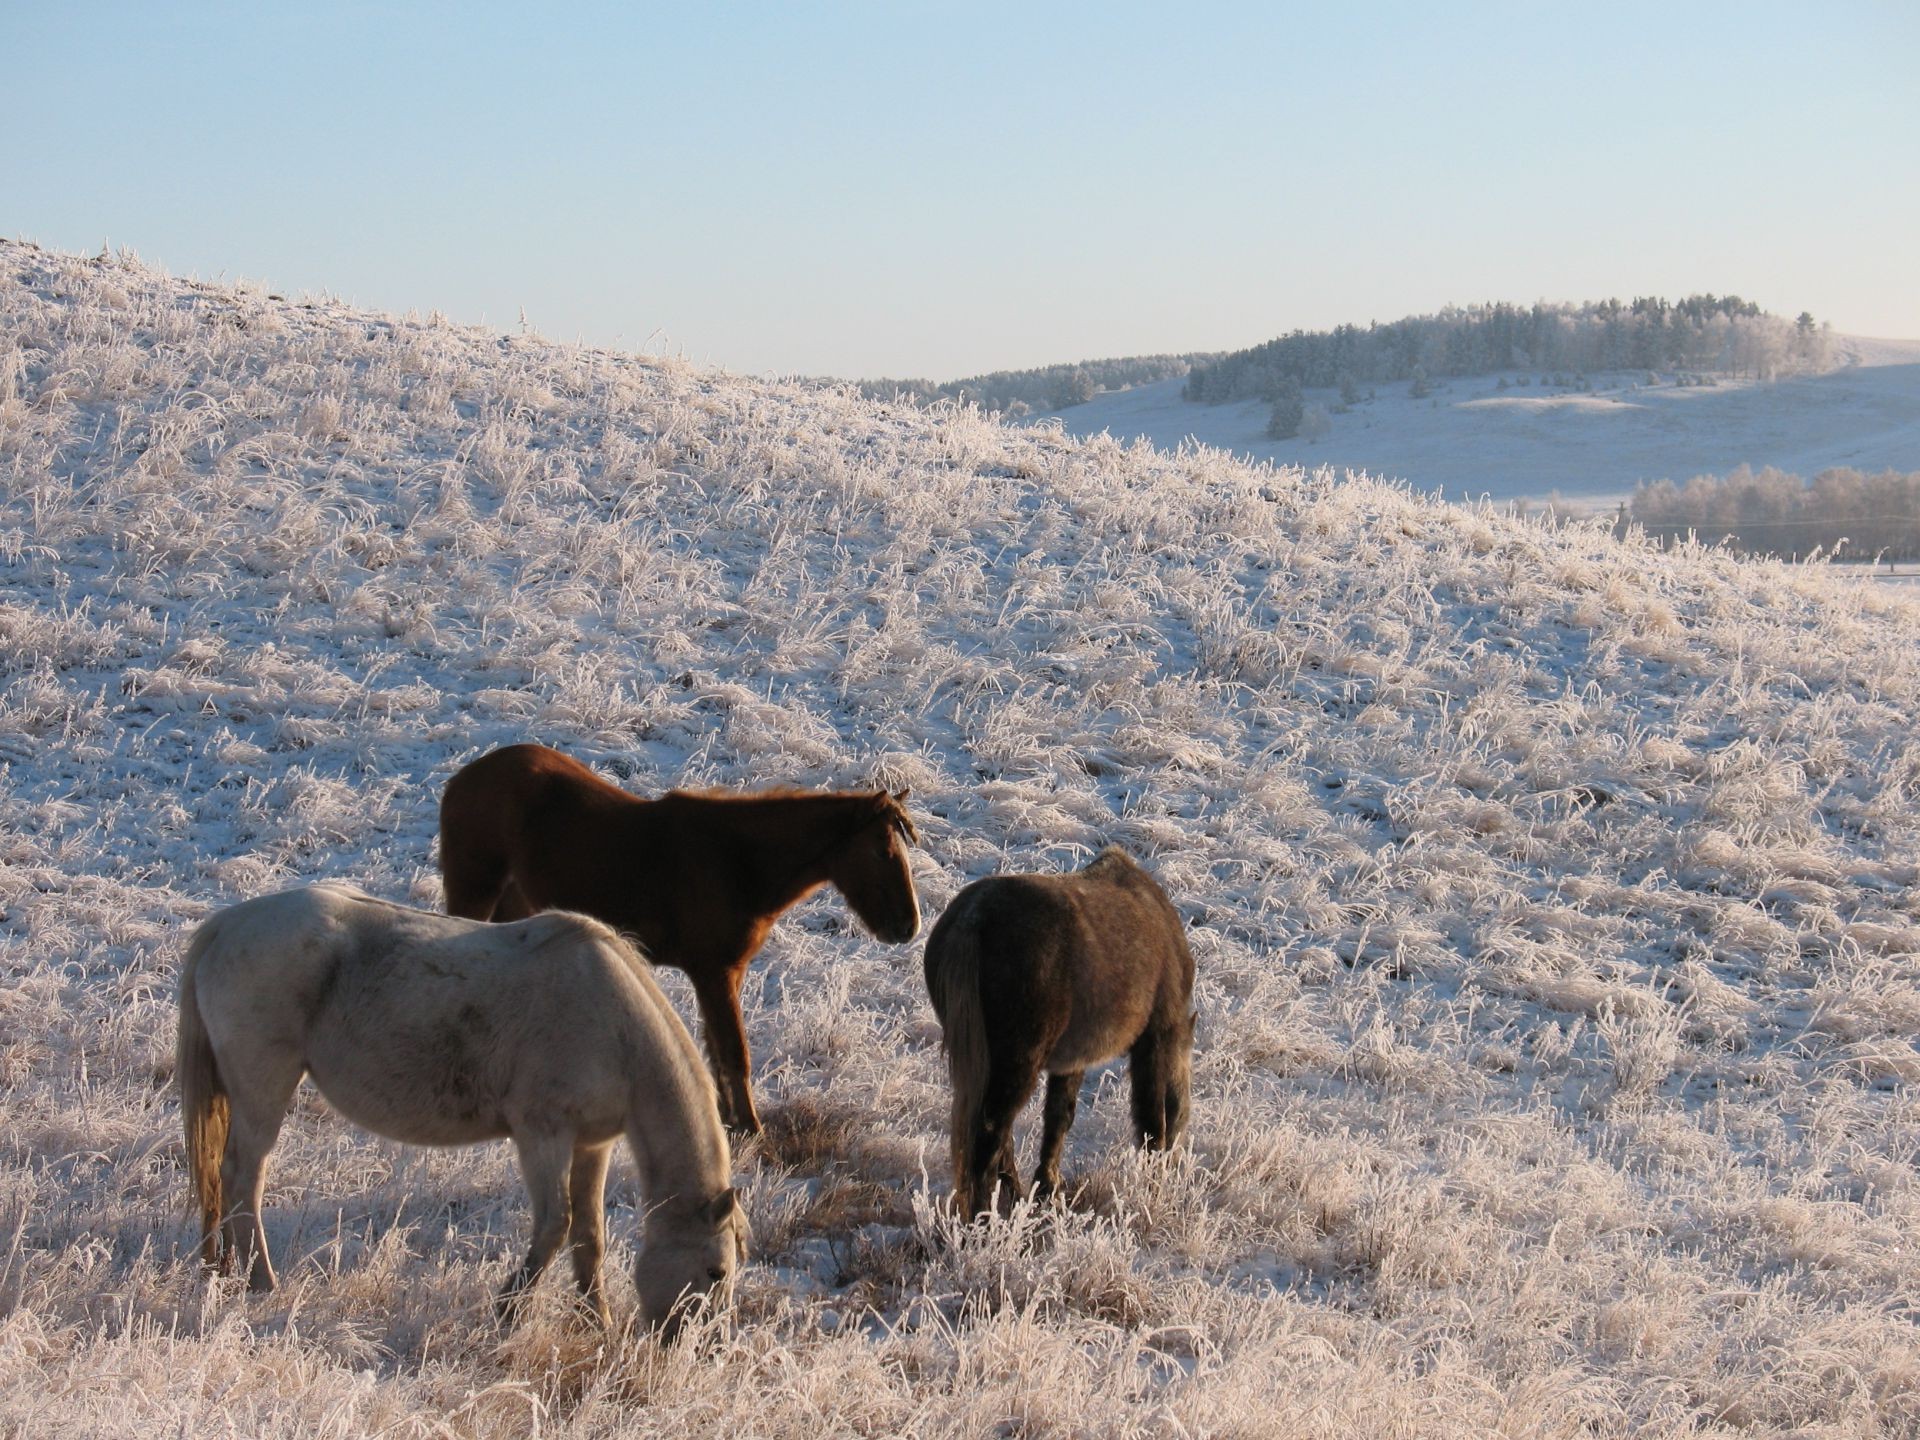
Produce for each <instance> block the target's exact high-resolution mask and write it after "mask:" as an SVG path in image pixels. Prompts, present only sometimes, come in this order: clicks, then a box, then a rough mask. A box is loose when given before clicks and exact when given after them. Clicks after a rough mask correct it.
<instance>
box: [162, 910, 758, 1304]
mask: <svg viewBox="0 0 1920 1440" xmlns="http://www.w3.org/2000/svg"><path fill="white" fill-rule="evenodd" d="M302 1075H310V1076H312V1077H313V1083H314V1085H315V1086H316V1087H317V1088H318V1089H319V1091H320V1093H321V1094H322V1095H324V1096H325V1097H326V1099H327V1101H328V1103H329V1104H331V1105H332V1106H333V1107H334V1109H336V1110H338V1111H339V1112H340V1113H341V1114H342V1115H344V1116H346V1117H347V1118H348V1119H349V1120H351V1121H353V1122H354V1123H355V1124H356V1125H359V1126H362V1127H363V1128H365V1129H368V1130H371V1131H373V1132H374V1133H375V1134H377V1135H385V1136H387V1137H388V1138H389V1139H393V1140H401V1141H404V1142H406V1143H408V1144H411V1145H472V1144H475V1143H477V1142H479V1141H482V1140H494V1139H499V1138H502V1137H507V1138H510V1139H512V1141H513V1145H514V1150H515V1152H516V1153H517V1154H518V1156H519V1159H520V1173H521V1174H522V1175H523V1176H524V1177H525V1179H526V1182H527V1194H528V1196H529V1198H530V1199H531V1201H532V1204H533V1244H532V1246H531V1248H529V1250H528V1251H527V1258H526V1262H525V1263H524V1264H522V1265H521V1266H520V1268H519V1269H518V1270H516V1271H515V1272H514V1274H513V1277H512V1278H511V1279H509V1280H508V1281H507V1284H506V1287H505V1288H504V1289H503V1290H502V1291H501V1292H500V1298H499V1300H498V1302H497V1309H498V1312H499V1314H500V1317H501V1319H502V1320H504V1321H507V1322H508V1323H511V1322H512V1320H513V1319H514V1317H515V1315H516V1313H517V1311H518V1309H519V1305H520V1301H521V1299H522V1297H523V1296H524V1295H525V1293H526V1291H527V1290H528V1288H529V1287H531V1286H532V1285H533V1283H534V1281H535V1280H537V1279H539V1277H540V1272H541V1271H542V1270H543V1269H545V1268H546V1265H547V1262H548V1261H549V1260H551V1259H552V1258H553V1255H554V1252H555V1251H556V1250H558V1249H559V1248H560V1246H561V1244H562V1243H563V1242H568V1241H570V1242H571V1243H572V1246H573V1273H574V1278H575V1280H576V1281H577V1282H578V1283H579V1286H580V1292H581V1294H582V1295H583V1296H584V1297H585V1298H586V1302H587V1304H588V1305H589V1306H590V1307H591V1308H592V1309H593V1312H594V1313H595V1315H597V1316H598V1317H599V1318H600V1320H601V1321H602V1322H603V1323H604V1322H605V1321H606V1320H607V1318H608V1311H607V1301H606V1296H605V1293H604V1292H603V1290H602V1287H601V1283H600V1257H601V1254H602V1253H603V1251H604V1249H605V1242H604V1238H603V1234H602V1227H603V1221H604V1217H605V1210H604V1191H605V1188H606V1179H607V1162H608V1160H609V1159H610V1158H611V1156H612V1153H613V1144H614V1141H615V1140H617V1139H618V1138H619V1137H620V1136H621V1135H622V1134H624V1135H626V1137H627V1141H628V1143H629V1144H630V1145H632V1147H633V1157H634V1160H635V1162H636V1163H637V1165H638V1166H639V1169H640V1183H641V1188H642V1190H643V1191H644V1192H645V1193H646V1197H647V1203H648V1210H647V1220H646V1231H645V1237H644V1241H643V1244H642V1246H641V1250H640V1256H639V1260H638V1262H637V1263H636V1265H635V1267H634V1283H635V1284H636V1285H637V1287H638V1288H639V1292H640V1310H641V1313H642V1315H643V1316H644V1317H645V1318H646V1320H647V1322H648V1323H649V1324H656V1325H662V1326H664V1327H665V1329H666V1331H667V1332H668V1333H669V1334H671V1333H672V1331H673V1330H674V1329H675V1328H677V1326H678V1324H679V1316H680V1314H681V1308H680V1307H681V1302H682V1300H683V1299H685V1300H688V1301H690V1302H691V1301H695V1300H697V1299H698V1298H699V1297H704V1296H708V1295H710V1294H713V1293H716V1292H718V1293H720V1294H724V1293H725V1291H726V1289H727V1287H728V1286H729V1284H730V1282H731V1279H732V1275H733V1272H734V1269H735V1267H736V1266H738V1265H739V1263H740V1262H741V1260H742V1258H743V1257H744V1255H745V1253H746V1218H745V1216H744V1215H743V1214H742V1213H741V1210H740V1206H739V1201H738V1199H737V1197H736V1196H735V1194H734V1191H733V1189H732V1186H731V1185H730V1183H729V1180H728V1175H729V1170H730V1168H731V1159H730V1156H729V1154H728V1150H727V1134H726V1131H725V1130H724V1129H723V1128H721V1125H720V1114H719V1109H718V1107H717V1105H716V1104H715V1100H714V1093H713V1085H712V1083H711V1082H710V1081H709V1080H708V1079H707V1074H706V1069H705V1067H704V1066H702V1065H701V1063H700V1053H699V1051H698V1050H696V1049H695V1048H694V1044H693V1038H692V1037H691V1036H690V1035H688V1034H687V1029H686V1026H684V1025H682V1024H681V1023H680V1018H679V1016H677V1015H675V1014H674V1011H673V1006H672V1005H670V1004H669V1003H668V1002H667V999H666V997H665V996H664V995H662V994H661V993H660V987H659V985H658V984H657V983H655V981H654V978H653V976H652V974H651V973H650V971H649V969H648V967H647V964H646V962H645V961H644V960H643V959H642V958H641V957H640V956H639V955H638V954H637V953H635V951H634V949H633V947H632V946H630V945H628V944H627V943H626V942H625V941H624V940H622V939H621V938H620V937H619V936H617V935H615V934H614V933H613V931H611V930H609V929H608V928H607V927H606V926H604V925H601V924H599V923H597V922H596V921H593V920H590V919H588V918H587V917H585V916H582V915H564V914H556V915H541V916H539V917H537V918H535V919H532V920H528V921H524V922H523V923H521V924H518V925H503V926H495V925H480V924H476V923H475V922H473V921H471V920H459V919H455V918H453V917H451V916H447V915H435V914H431V913H429V912H428V911H425V910H411V909H408V908H407V907H405V906H403V905H394V904H390V903H388V902H387V901H384V900H376V899H374V898H373V897H372V896H370V895H365V894H362V893H361V892H360V891H358V890H356V889H354V888H353V887H351V886H348V885H331V884H329V885H316V886H314V887H312V888H311V889H307V890H288V891H286V892H284V893H282V894H279V895H267V896H263V897H261V898H259V899H257V900H248V901H246V902H244V903H242V904H239V905H235V906H233V907H231V908H230V909H226V910H222V911H221V912H220V913H219V914H217V915H215V916H214V917H213V918H212V919H210V920H208V921H207V922H206V923H205V924H203V925H202V926H200V928H199V929H198V930H197V931H195V932H194V936H193V941H192V943H191V944H190V945H189V946H188V948H187V959H186V964H185V966H184V967H183V968H182V970H181V973H180V1031H179V1040H178V1048H177V1051H176V1057H175V1076H176V1078H177V1081H178V1083H179V1086H180V1110H181V1116H182V1119H183V1120H184V1122H185V1125H186V1139H187V1165H188V1169H189V1170H190V1172H191V1174H192V1178H193V1189H194V1194H195V1197H196V1199H197V1200H198V1202H199V1209H200V1224H201V1242H200V1243H201V1254H202V1256H203V1257H204V1258H205V1259H206V1261H207V1263H208V1264H209V1265H213V1266H215V1267H216V1268H218V1269H220V1270H221V1271H222V1272H223V1273H226V1272H229V1271H231V1269H232V1267H233V1265H234V1262H235V1261H236V1260H238V1261H239V1263H240V1264H241V1265H242V1267H243V1268H244V1269H245V1271H246V1275H247V1283H248V1285H249V1286H250V1287H251V1288H252V1289H255V1290H271V1289H272V1288H273V1286H274V1276H273V1265H272V1263H271V1262H270V1261H269V1260H268V1258H267V1237H266V1231H265V1229H264V1228H263V1227H262V1225H261V1221H260V1207H261V1204H262V1201H263V1198H264V1195H265V1191H266V1161H267V1152H268V1151H270V1150H272V1148H273V1142H274V1140H275V1138H276V1137H277V1136H278V1135H279V1133H280V1124H281V1121H282V1120H283V1119H284V1118H285V1117H286V1113H287V1106H288V1104H289V1103H290V1102H291V1101H292V1099H293V1092H294V1090H295V1088H296V1087H297V1086H298V1085H299V1084H300V1078H301V1076H302Z"/></svg>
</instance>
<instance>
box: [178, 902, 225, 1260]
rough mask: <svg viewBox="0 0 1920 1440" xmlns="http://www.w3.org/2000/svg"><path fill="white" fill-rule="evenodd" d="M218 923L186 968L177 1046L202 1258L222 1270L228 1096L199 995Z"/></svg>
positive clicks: (207, 927)
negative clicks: (222, 1188) (222, 1187)
mask: <svg viewBox="0 0 1920 1440" xmlns="http://www.w3.org/2000/svg"><path fill="white" fill-rule="evenodd" d="M216 923H217V919H216V920H209V921H208V922H207V923H206V924H204V925H202V926H201V927H200V928H199V929H198V930H196V931H195V932H194V935H193V941H192V943H191V944H189V945H188V946H187V959H186V963H185V964H184V965H182V966H181V968H180V1029H179V1032H178V1038H177V1039H176V1040H175V1042H174V1051H173V1078H174V1081H175V1083H176V1084H178V1085H179V1087H180V1119H181V1123H182V1124H183V1126H184V1127H185V1130H186V1140H187V1174H188V1175H189V1176H190V1177H191V1178H192V1181H193V1198H194V1202H195V1203H196V1204H197V1205H198V1206H199V1209H200V1257H201V1258H202V1259H203V1260H205V1261H206V1262H207V1264H209V1265H216V1266H217V1265H218V1264H219V1263H220V1261H221V1259H222V1257H221V1253H220V1221H221V1218H222V1216H223V1215H224V1214H225V1212H226V1204H225V1199H224V1197H223V1196H222V1195H221V1193H220V1156H221V1152H222V1151H224V1150H225V1149H226V1145H227V1122H228V1111H227V1091H226V1087H225V1086H224V1085H223V1084H222V1083H221V1081H220V1067H219V1066H218V1065H217V1064H216V1063H215V1061H214V1058H213V1045H212V1043H211V1042H210V1041H209V1040H208V1039H207V1026H206V1022H205V1021H204V1020H202V1019H201V1017H200V1000H199V996H198V994H197V993H196V985H197V983H198V978H197V972H198V970H199V966H200V957H201V955H202V954H204V953H205V952H206V949H207V946H208V945H210V944H211V943H212V942H213V938H214V926H215V925H216Z"/></svg>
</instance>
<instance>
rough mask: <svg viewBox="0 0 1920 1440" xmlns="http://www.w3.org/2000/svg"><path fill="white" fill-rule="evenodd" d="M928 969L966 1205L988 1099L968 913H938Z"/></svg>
mask: <svg viewBox="0 0 1920 1440" xmlns="http://www.w3.org/2000/svg"><path fill="white" fill-rule="evenodd" d="M970 908H971V907H969V910H970ZM949 921H951V923H949ZM926 969H927V989H928V990H929V992H931V994H932V997H933V1008H934V1009H935V1010H936V1011H937V1012H938V1013H939V1016H940V1034H941V1048H942V1049H944V1050H945V1051H946V1052H947V1076H948V1079H949V1081H950V1082H951V1084H952V1086H953V1136H952V1150H953V1193H954V1195H955V1197H956V1198H957V1199H958V1200H959V1201H960V1203H961V1204H962V1205H963V1206H970V1205H972V1204H974V1203H976V1197H974V1196H972V1195H970V1194H968V1189H969V1186H970V1183H971V1181H970V1177H971V1176H972V1174H973V1136H974V1131H975V1130H976V1129H977V1128H978V1122H979V1119H980V1106H981V1104H982V1102H983V1101H984V1100H985V1099H986V1093H987V1070H988V1066H989V1063H990V1056H989V1054H988V1051H987V1026H986V1017H985V1016H984V1015H983V1014H982V1013H981V1009H980V928H979V926H978V925H977V924H976V923H975V921H974V918H973V916H972V914H971V913H962V914H958V915H955V914H952V912H951V911H949V913H948V914H947V915H943V916H942V917H941V923H940V924H939V925H937V926H935V927H934V932H933V934H932V935H930V936H929V937H928V938H927V953H926Z"/></svg>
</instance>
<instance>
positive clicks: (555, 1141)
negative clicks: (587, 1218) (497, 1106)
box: [494, 1131, 573, 1325]
mask: <svg viewBox="0 0 1920 1440" xmlns="http://www.w3.org/2000/svg"><path fill="white" fill-rule="evenodd" d="M513 1148H514V1152H515V1153H516V1154H517V1155H518V1156H519V1157H520V1174H521V1176H522V1177H523V1178H524V1179H525V1180H526V1182H527V1199H528V1200H529V1201H530V1202H531V1203H532V1207H533V1243H532V1244H531V1245H530V1246H528V1248H527V1258H526V1260H525V1261H524V1262H523V1263H522V1264H521V1266H520V1268H519V1269H518V1270H516V1271H514V1272H513V1275H512V1276H511V1277H510V1278H509V1279H508V1281H507V1283H506V1285H505V1286H504V1287H503V1288H502V1289H501V1291H500V1298H499V1299H497V1300H496V1301H494V1313H495V1314H497V1315H498V1316H499V1317H500V1320H501V1322H502V1323H504V1324H507V1325H511V1324H513V1322H514V1321H515V1320H516V1319H518V1318H519V1313H520V1302H521V1301H522V1300H523V1299H524V1298H525V1297H526V1293H527V1291H528V1290H530V1289H532V1288H533V1283H534V1281H536V1280H538V1279H539V1278H540V1273H541V1271H543V1270H545V1269H546V1268H547V1262H548V1261H550V1260H552V1259H553V1257H554V1254H555V1252H556V1251H558V1250H559V1249H560V1246H561V1245H562V1244H563V1243H564V1242H565V1241H566V1238H567V1225H568V1220H569V1218H570V1209H571V1207H570V1205H569V1202H568V1197H567V1174H568V1171H569V1170H570V1169H571V1168H572V1165H573V1136H571V1135H569V1134H567V1133H566V1132H565V1131H559V1132H554V1133H549V1134H544V1135H515V1136H514V1137H513Z"/></svg>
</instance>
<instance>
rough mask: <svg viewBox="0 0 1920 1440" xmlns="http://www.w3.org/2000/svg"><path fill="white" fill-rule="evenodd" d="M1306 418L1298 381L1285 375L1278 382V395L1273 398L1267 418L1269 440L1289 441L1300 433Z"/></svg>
mask: <svg viewBox="0 0 1920 1440" xmlns="http://www.w3.org/2000/svg"><path fill="white" fill-rule="evenodd" d="M1305 418H1306V406H1305V405H1304V404H1303V403H1302V402H1301V399H1300V379H1299V377H1298V376H1295V375H1286V376H1283V377H1281V380H1280V393H1279V394H1278V395H1276V396H1275V397H1274V401H1273V413H1272V414H1271V415H1269V416H1268V417H1267V438H1268V439H1269V440H1291V439H1292V438H1293V437H1294V436H1296V435H1298V434H1299V433H1300V422H1301V421H1302V420H1304V419H1305Z"/></svg>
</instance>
